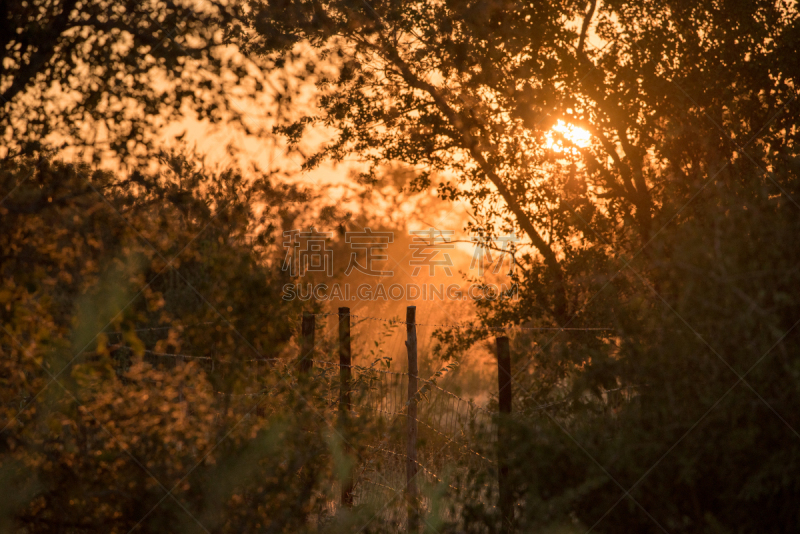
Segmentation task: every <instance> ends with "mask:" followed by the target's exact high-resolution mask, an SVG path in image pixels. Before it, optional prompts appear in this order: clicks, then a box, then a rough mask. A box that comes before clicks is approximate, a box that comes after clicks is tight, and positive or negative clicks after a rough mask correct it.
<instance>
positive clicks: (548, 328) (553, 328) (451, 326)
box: [309, 313, 616, 332]
mask: <svg viewBox="0 0 800 534" xmlns="http://www.w3.org/2000/svg"><path fill="white" fill-rule="evenodd" d="M309 315H313V316H314V317H353V318H355V319H362V320H365V321H380V322H385V323H388V324H390V325H408V324H413V325H414V326H432V327H436V328H449V329H453V330H455V329H464V330H475V331H488V332H496V331H508V330H519V331H522V332H546V331H559V332H562V331H579V332H582V331H598V332H600V331H613V330H616V329H615V328H610V327H600V326H598V327H558V326H543V327H527V326H518V325H505V326H475V325H472V324H452V323H408V322H407V321H403V320H400V319H386V318H385V317H375V316H370V315H356V314H353V313H350V314H347V315H344V314H340V313H312V314H309Z"/></svg>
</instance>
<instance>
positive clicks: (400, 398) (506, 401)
mask: <svg viewBox="0 0 800 534" xmlns="http://www.w3.org/2000/svg"><path fill="white" fill-rule="evenodd" d="M408 312H409V314H408V316H407V320H406V321H402V320H400V319H395V318H392V319H386V318H382V317H374V316H366V315H355V314H350V313H349V308H340V310H339V313H318V314H311V313H308V312H305V313H304V315H303V327H302V329H301V332H302V334H301V339H299V340H298V345H299V347H300V357H299V358H289V357H283V358H248V359H244V360H222V359H217V358H214V357H211V356H198V355H192V354H179V353H166V352H158V351H154V350H151V349H135V348H133V347H130V346H127V345H109V346H108V349H109V350H111V351H112V352H116V351H119V350H130V351H133V352H139V353H142V352H143V353H144V354H145V355H148V356H149V357H155V358H170V359H172V360H174V361H175V362H178V361H184V362H186V361H192V360H197V361H201V362H203V363H204V364H205V365H204V366H203V367H204V368H205V369H206V370H207V371H210V372H214V371H216V369H215V368H214V366H215V364H221V365H220V369H219V371H220V372H222V373H223V375H224V374H226V373H227V372H228V370H229V369H230V368H229V367H226V366H227V365H237V364H241V365H248V364H253V363H254V362H255V378H256V380H258V378H259V362H265V363H269V364H272V365H271V366H270V367H269V368H267V369H266V371H267V372H268V373H269V371H270V370H271V369H273V368H275V371H276V372H278V373H279V374H283V373H287V372H288V373H289V375H286V376H292V374H294V373H295V371H296V372H297V373H298V374H297V378H298V379H299V380H300V381H301V382H302V381H304V380H306V381H307V380H320V381H322V382H323V383H324V384H326V386H325V387H326V389H324V390H323V391H324V392H322V393H321V394H320V395H319V396H318V399H319V400H322V401H324V405H327V406H329V407H332V406H335V405H336V404H337V395H338V405H339V414H340V415H339V417H340V418H343V417H346V414H355V415H359V416H361V415H363V414H364V412H371V413H375V414H383V415H386V416H388V417H387V418H386V419H388V420H389V425H388V427H386V428H388V429H389V430H387V431H386V432H385V433H384V434H383V437H382V438H380V439H379V440H377V441H378V442H377V443H375V442H373V443H372V444H370V443H364V444H362V445H363V446H364V447H365V448H367V449H369V450H371V451H376V452H378V453H381V454H383V455H390V456H391V457H392V458H396V459H401V460H404V461H405V465H406V470H405V471H406V473H405V476H406V484H405V488H406V489H405V492H406V501H407V502H406V504H407V506H408V508H407V511H408V521H409V523H408V526H409V528H411V527H412V526H413V525H415V524H418V523H417V521H418V519H419V517H420V516H419V514H420V511H421V506H422V501H421V499H423V498H422V497H420V496H419V495H418V494H417V492H416V483H415V482H414V479H415V478H416V474H417V473H418V472H420V473H423V474H424V475H426V476H429V477H431V478H432V479H433V480H435V481H437V482H439V483H442V484H445V482H444V481H443V480H442V478H441V477H440V476H439V475H437V474H436V473H435V472H434V471H433V469H431V468H430V467H427V466H425V465H423V464H422V463H421V462H420V461H419V460H418V459H417V446H418V444H417V441H418V437H417V425H419V427H421V428H422V429H423V435H425V433H426V432H428V431H429V432H430V433H431V434H428V436H438V437H441V438H442V439H443V440H444V442H445V443H444V446H443V447H441V448H440V449H439V450H438V451H436V452H433V453H432V454H431V455H430V456H426V455H423V456H422V459H423V460H425V461H426V463H429V462H431V461H432V462H433V464H429V465H439V464H440V463H441V462H443V461H446V460H445V459H444V458H445V456H447V455H452V454H453V452H455V451H452V452H448V453H445V456H442V453H443V452H444V451H445V450H446V449H447V448H448V447H451V446H453V445H455V447H456V449H455V450H457V451H461V452H462V453H467V454H468V455H470V456H469V457H471V456H472V455H474V456H477V457H478V458H479V459H480V460H481V462H485V463H486V464H488V465H489V466H491V467H492V470H493V471H494V470H496V471H497V473H498V483H499V490H500V492H499V494H500V496H501V497H500V501H499V502H498V507H499V508H501V510H502V514H503V517H504V519H503V522H504V524H505V523H506V522H507V521H510V522H513V503H512V502H511V501H512V500H513V497H512V496H513V495H514V491H513V489H512V488H511V486H510V484H511V482H510V480H511V479H509V478H508V476H507V467H506V461H505V460H504V458H503V456H502V444H503V442H504V441H503V436H502V434H503V432H505V431H507V429H506V430H504V428H505V423H504V422H503V421H505V419H506V418H507V416H508V414H510V413H511V404H512V403H511V391H510V384H511V381H510V377H511V369H510V359H509V356H508V338H506V337H498V338H497V352H498V363H499V368H498V376H499V377H500V376H501V374H502V376H506V375H507V378H506V381H505V382H503V380H502V379H501V380H500V383H499V389H498V396H497V400H498V402H499V404H500V412H502V414H497V413H495V412H492V411H490V410H489V409H488V408H487V407H485V406H482V405H479V404H477V403H475V402H474V401H473V400H472V399H465V398H463V397H461V396H459V395H458V394H456V393H454V392H452V391H449V390H448V389H446V388H445V387H442V386H441V385H439V384H438V383H437V380H438V379H440V378H442V377H443V376H445V375H446V374H447V373H448V372H449V371H451V370H452V366H447V367H445V368H442V369H440V370H439V371H437V372H436V373H434V374H433V375H432V376H430V377H428V378H422V377H419V376H418V372H417V371H416V327H417V326H426V327H435V328H446V329H460V330H469V331H476V332H507V331H509V330H516V331H523V332H526V331H529V332H540V331H613V330H614V329H613V328H607V327H588V328H580V327H573V328H558V327H539V328H535V327H522V326H518V325H505V326H496V327H491V326H475V325H472V324H448V323H417V322H416V321H415V307H413V306H411V307H409V309H408ZM332 316H336V317H338V318H339V321H340V325H339V326H340V328H339V344H340V352H339V355H340V361H339V362H338V363H337V362H335V361H329V360H320V359H315V358H314V357H313V355H314V351H315V350H316V347H315V344H314V332H315V326H316V324H315V321H314V318H315V317H332ZM351 318H353V319H360V320H361V321H380V322H384V323H388V324H389V325H392V326H394V325H398V326H399V325H405V326H407V327H408V328H407V329H408V332H407V336H408V341H407V342H406V346H407V347H408V357H409V372H400V371H391V370H388V369H381V368H376V365H377V364H378V362H379V360H376V361H375V362H374V363H372V365H369V366H359V365H354V364H352V363H350V348H349V332H350V326H349V325H350V319H351ZM219 323H220V322H219V321H210V322H203V323H195V324H190V325H171V326H157V327H151V328H138V329H134V330H132V331H133V332H148V331H163V330H169V329H172V328H189V327H193V326H206V325H210V324H219ZM343 325H345V326H346V328H344V327H343ZM129 332H130V331H129ZM123 333H124V332H106V334H109V335H121V334H123ZM345 339H346V340H347V349H346V351H345V350H344V349H343V348H342V347H344V343H345ZM501 342H502V343H501ZM501 347H502V348H501ZM87 353H88V352H87ZM345 353H346V354H347V358H346V359H345ZM150 363H153V362H150ZM156 363H157V364H159V365H162V364H161V363H159V362H156ZM208 363H210V369H209V368H208V367H207V364H208ZM280 364H288V365H286V366H285V367H284V365H280ZM345 369H346V370H347V372H345V371H344V370H345ZM336 371H338V375H337V373H336ZM353 371H354V372H355V374H352V372H353ZM303 377H305V378H303ZM351 377H352V379H354V382H353V383H352V384H353V386H351V382H350V379H351ZM337 378H338V381H337ZM504 384H505V385H504ZM637 387H640V386H626V387H620V388H616V389H612V390H607V391H605V392H604V393H606V392H612V391H617V390H623V389H632V388H637ZM337 388H338V389H337ZM506 388H508V390H507V391H505V389H506ZM248 389H257V388H252V386H251V385H246V386H245V391H247V390H248ZM351 389H352V390H353V391H356V390H359V391H361V395H360V397H359V398H360V399H361V400H360V401H359V402H358V405H359V407H360V409H358V410H356V409H353V407H352V405H351V403H350V400H349V399H350V390H351ZM240 391H241V390H240ZM266 391H270V390H268V389H260V390H259V391H255V392H251V393H226V392H222V391H214V395H215V396H222V397H225V398H236V399H246V398H252V397H258V396H261V395H263V394H264V392H266ZM318 391H319V390H318ZM337 391H338V393H337ZM181 398H182V397H181ZM345 399H347V400H345ZM571 400H573V399H571V398H567V399H562V400H557V401H554V402H550V403H546V404H542V405H540V406H536V407H533V408H531V409H526V410H525V412H527V413H529V414H530V413H531V412H534V411H538V410H543V409H546V408H548V407H551V406H555V405H559V404H563V403H566V402H570V401H571ZM181 402H182V401H181ZM225 406H226V410H223V411H225V412H226V413H228V414H231V413H235V412H236V411H237V410H238V409H239V408H240V407H241V406H240V403H239V402H235V403H231V404H230V407H229V408H228V406H229V405H228V403H227V402H226V404H225ZM190 409H191V408H190ZM227 410H233V411H227ZM325 410H327V408H326V409H325ZM251 411H252V410H251ZM266 411H267V408H266V407H265V408H264V410H263V412H262V411H260V410H256V412H255V416H256V417H262V416H264V415H266ZM249 413H250V412H249V411H248V414H249ZM270 413H272V412H270ZM325 413H327V411H326V412H325ZM221 414H222V411H220V412H218V414H217V415H218V416H219V415H221ZM498 415H499V416H498ZM399 417H405V418H406V427H407V435H406V437H405V438H401V440H400V441H402V439H405V447H406V452H405V453H402V452H398V451H394V450H391V449H390V447H397V446H399V445H400V443H397V438H398V437H401V436H402V435H403V434H402V433H401V434H394V433H393V431H392V430H391V429H392V428H396V427H395V424H394V423H395V421H396V420H397V419H398V418H399ZM476 427H477V428H480V429H483V430H484V431H486V432H487V433H488V435H490V436H492V437H496V439H497V447H498V448H497V450H498V460H497V461H496V462H495V461H494V460H492V459H490V458H488V457H486V456H485V455H483V454H482V453H480V452H478V451H476V450H474V449H473V448H472V447H471V446H470V445H469V444H465V443H464V442H463V440H462V439H460V438H459V436H462V437H463V436H467V437H469V438H471V437H472V436H473V435H474V434H473V431H474V429H475V428H476ZM343 428H344V427H343ZM309 431H310V430H309ZM345 441H346V440H345ZM430 441H431V442H433V443H437V445H441V441H440V440H438V438H437V439H433V440H430ZM487 443H493V439H491V438H490V440H489V441H488V442H487ZM478 448H479V449H481V447H478ZM447 457H448V458H449V457H450V456H447ZM374 458H375V457H374V456H373V460H371V461H369V462H367V463H365V464H363V465H364V469H367V466H368V465H375V464H373V462H374V461H375V460H374ZM378 461H379V462H383V460H378ZM400 463H402V462H400ZM390 464H391V465H393V466H394V467H395V468H399V467H401V466H399V465H394V463H390ZM379 465H384V464H383V463H381V464H379ZM417 468H419V471H418V470H417ZM397 471H398V472H394V471H391V472H387V474H390V476H394V477H400V476H401V475H400V469H398V470H397ZM362 472H363V471H362ZM353 477H354V474H352V475H351V478H350V480H351V482H349V483H348V484H349V489H348V490H346V491H345V490H344V489H343V490H342V500H341V506H352V505H353V504H354V502H353V495H354V493H353V491H354V489H355V486H354V485H353V484H354V482H353V481H355V480H356V479H355V478H353ZM358 481H359V482H363V483H369V484H374V485H376V486H380V487H383V488H386V489H389V490H391V491H392V492H394V493H395V494H399V493H400V492H402V491H403V490H398V489H395V488H392V487H390V486H388V485H383V484H380V483H377V482H375V481H373V480H370V479H369V478H366V477H360V476H359V479H358ZM446 484H447V486H448V487H449V488H450V489H453V490H456V491H457V490H458V488H456V487H455V486H453V485H452V484H449V483H446ZM346 485H347V484H343V488H344V487H345V486H346ZM361 493H362V494H363V492H361ZM346 495H349V496H348V497H346ZM487 504H491V503H487ZM493 507H494V506H493ZM501 529H502V531H507V530H506V527H505V526H504V527H501Z"/></svg>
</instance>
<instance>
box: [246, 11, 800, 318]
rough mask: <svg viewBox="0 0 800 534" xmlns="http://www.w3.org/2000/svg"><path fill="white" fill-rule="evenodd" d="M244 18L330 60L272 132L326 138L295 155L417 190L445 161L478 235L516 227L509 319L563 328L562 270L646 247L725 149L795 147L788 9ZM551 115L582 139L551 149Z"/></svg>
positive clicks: (253, 40)
mask: <svg viewBox="0 0 800 534" xmlns="http://www.w3.org/2000/svg"><path fill="white" fill-rule="evenodd" d="M734 18H735V19H737V20H741V21H743V22H742V23H740V24H738V25H736V26H734V27H731V26H730V25H729V24H728V23H727V21H729V20H731V19H734ZM247 20H248V22H249V32H245V33H243V34H242V38H241V46H242V47H246V48H248V49H250V50H254V51H258V52H260V53H264V54H272V55H273V56H277V57H281V56H282V55H284V54H286V53H287V51H290V50H291V49H292V47H293V46H294V45H296V43H300V42H303V43H308V44H310V45H311V46H312V47H314V49H316V50H318V53H319V57H320V58H324V59H325V60H327V61H330V62H332V63H334V64H335V65H336V66H337V67H338V73H337V75H334V76H331V75H328V74H326V73H325V72H321V73H317V74H316V80H317V84H318V86H319V89H320V99H319V106H320V114H319V115H317V116H314V117H308V118H307V119H302V120H300V121H298V122H296V123H294V124H292V125H291V126H288V127H287V128H285V133H287V134H288V136H289V138H290V139H291V140H297V139H299V137H300V136H301V134H302V131H303V129H304V128H305V127H307V125H308V124H311V123H320V124H324V125H325V126H328V127H332V128H334V130H335V131H336V132H338V135H337V137H336V139H335V140H334V141H332V142H331V143H329V144H327V145H326V146H325V147H324V148H323V150H322V151H321V152H320V153H319V154H316V155H314V156H313V157H311V158H310V159H309V161H308V165H310V166H313V165H316V164H318V163H319V162H320V161H322V160H323V159H324V158H332V159H334V160H338V159H341V158H343V157H344V156H345V155H347V154H350V153H358V154H360V155H361V156H363V157H365V158H367V159H369V160H370V161H372V162H373V171H371V172H374V169H375V168H377V167H378V166H380V165H381V164H382V163H383V162H385V161H386V160H400V161H403V162H405V163H408V164H412V165H415V166H418V167H419V168H420V169H421V176H420V178H419V183H420V185H424V184H425V183H426V181H427V180H428V179H429V175H430V172H431V171H435V170H447V171H449V172H451V173H452V174H451V175H452V176H453V177H454V180H455V181H454V182H443V183H441V184H440V186H439V192H440V194H441V195H442V196H443V197H444V198H448V199H455V198H461V199H466V200H468V201H469V202H470V203H471V204H472V207H473V209H474V210H475V212H476V215H477V216H478V218H479V220H482V221H483V223H482V224H481V227H482V230H483V231H485V232H488V233H489V234H493V233H496V232H499V231H500V230H503V231H507V230H512V229H513V230H517V231H521V232H522V233H523V234H524V235H525V236H526V237H527V239H528V244H529V245H530V246H531V247H533V249H535V251H536V256H535V257H533V258H531V261H530V262H529V263H528V264H527V265H526V267H527V271H526V273H525V276H526V278H527V280H526V281H525V283H524V287H525V288H526V289H529V290H530V298H529V299H528V300H527V301H526V308H523V309H519V310H518V311H517V316H518V320H526V319H541V318H544V320H546V321H555V323H556V324H562V325H563V324H565V323H566V322H567V321H568V320H570V319H571V318H573V317H574V316H575V314H576V313H577V312H578V311H579V310H580V309H581V307H582V305H583V304H584V303H585V299H586V296H585V295H584V294H583V292H578V291H576V290H575V286H574V284H570V283H569V281H568V278H570V277H575V276H584V275H585V273H586V270H585V269H580V271H579V272H574V270H573V266H575V265H578V264H580V262H581V261H582V259H585V258H586V257H587V256H588V257H591V258H592V259H591V260H589V261H588V263H591V264H592V265H593V267H592V269H595V270H596V268H597V266H596V265H595V262H596V261H597V260H598V259H599V258H604V257H605V258H607V257H611V256H613V255H614V254H621V253H622V251H623V250H625V251H628V252H630V253H632V252H634V251H635V250H636V249H637V248H638V247H639V246H641V245H644V244H646V243H647V242H648V241H649V239H650V238H651V236H652V235H653V233H654V228H658V227H659V226H660V225H663V224H664V223H665V222H666V221H668V220H669V219H670V217H672V216H673V214H674V212H675V209H676V208H677V207H680V206H681V205H682V204H684V203H685V202H686V201H688V200H689V199H690V198H691V196H692V195H693V194H694V193H695V192H696V190H697V188H698V187H699V186H701V185H702V184H703V183H704V182H706V181H707V180H708V179H710V178H712V177H713V178H724V177H727V176H728V175H725V174H724V166H725V165H726V163H725V162H726V160H727V158H732V159H734V160H735V159H737V158H739V159H741V158H743V159H746V160H748V161H749V160H750V159H752V160H753V164H755V165H758V166H760V167H762V168H766V167H767V166H769V165H772V164H781V162H782V161H783V160H785V158H786V156H787V151H788V150H789V148H788V147H791V146H792V145H793V143H794V142H795V141H796V140H795V138H794V136H795V135H796V132H795V131H794V130H792V129H791V127H790V125H791V124H792V123H793V121H794V120H795V119H796V116H797V113H798V103H797V102H796V101H794V100H793V98H792V95H793V91H794V89H793V88H794V86H795V77H796V74H795V73H796V72H797V71H796V70H795V69H793V68H792V66H793V63H792V62H793V61H794V60H793V59H786V58H789V57H794V56H793V55H792V53H791V51H792V50H794V48H795V47H796V46H797V44H796V42H797V39H796V32H797V24H798V22H797V13H796V12H795V11H794V10H793V9H792V8H791V5H790V4H789V3H782V2H779V3H774V2H748V3H746V4H742V3H739V2H724V3H721V4H720V3H716V2H698V3H694V4H693V5H692V6H691V8H686V7H683V6H682V4H675V5H672V4H667V5H666V6H664V5H662V4H660V3H659V4H656V3H652V2H646V1H642V2H606V3H602V4H601V5H597V3H596V2H589V3H588V5H587V3H586V2H560V3H555V4H554V3H550V2H533V3H518V2H496V3H485V2H463V1H454V2H443V3H436V4H430V3H427V2H410V3H409V2H402V3H400V2H379V3H374V4H373V3H370V2H368V1H362V2H330V3H326V4H319V3H317V2H303V1H298V2H279V3H272V2H253V3H252V5H251V11H250V13H249V18H248V19H247ZM590 35H594V37H593V38H595V39H596V38H600V39H602V40H603V41H604V42H605V43H606V44H605V47H603V48H600V47H599V45H598V47H593V46H590V44H589V42H590V41H591V40H592V37H589V36H590ZM314 68H316V67H314ZM559 120H560V121H564V122H565V123H569V124H572V125H575V126H579V127H581V128H585V129H586V130H588V131H589V132H590V133H591V134H592V142H591V144H590V145H589V146H586V147H579V146H574V145H573V144H572V143H570V141H569V140H567V139H563V140H562V143H565V144H566V146H565V148H564V151H562V152H561V153H554V152H553V150H551V149H548V148H547V145H548V142H547V138H548V136H551V135H553V132H552V130H551V127H552V126H553V125H554V124H556V123H557V121H559ZM729 135H730V136H732V138H729V137H728V136H729ZM755 135H758V138H759V139H760V141H759V144H758V145H756V146H748V147H747V150H742V148H744V147H742V146H741V145H743V144H744V143H746V142H748V141H750V139H751V137H752V136H755ZM731 139H732V140H731ZM742 139H743V140H744V141H738V140H742ZM748 150H749V151H748ZM751 152H752V153H753V155H751ZM720 172H722V173H723V174H722V175H721V176H719V177H717V176H715V175H716V174H717V173H720ZM779 187H780V186H779ZM472 229H474V230H478V228H477V225H473V227H472ZM612 251H616V252H612Z"/></svg>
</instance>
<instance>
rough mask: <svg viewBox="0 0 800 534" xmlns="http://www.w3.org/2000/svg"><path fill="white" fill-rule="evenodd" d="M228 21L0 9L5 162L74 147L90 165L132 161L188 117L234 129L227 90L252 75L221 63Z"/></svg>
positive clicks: (153, 9) (146, 6)
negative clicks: (87, 153)
mask: <svg viewBox="0 0 800 534" xmlns="http://www.w3.org/2000/svg"><path fill="white" fill-rule="evenodd" d="M235 19H236V12H235V9H234V7H233V6H232V5H230V4H226V3H224V2H216V1H213V2H207V3H186V2H173V1H166V2H157V1H146V2H134V1H127V0H106V1H99V2H95V1H81V0H63V1H57V2H50V1H36V0H34V1H25V0H9V1H5V2H3V3H2V4H1V5H0V97H1V98H0V106H2V107H0V132H2V135H3V140H4V144H5V145H6V148H7V152H6V153H5V154H4V155H6V156H8V155H14V154H32V153H33V152H35V151H38V150H40V149H42V148H63V147H65V146H77V147H80V148H83V149H89V150H91V155H92V156H93V157H94V158H95V159H99V158H100V157H101V156H104V155H105V154H104V150H111V151H112V153H114V154H116V155H117V156H122V158H123V159H132V158H134V157H135V156H137V155H138V156H141V155H143V152H142V151H143V150H145V149H148V148H152V143H153V141H154V133H156V132H158V130H159V129H160V128H161V127H163V126H164V124H166V123H168V122H169V121H170V120H174V119H176V118H180V117H181V116H183V114H184V113H186V112H187V111H190V112H194V113H196V115H197V117H198V118H199V119H200V120H209V121H210V122H212V123H214V122H219V121H222V120H230V121H234V122H235V121H237V120H239V119H241V115H240V114H239V113H238V112H237V111H236V109H234V108H232V107H231V105H230V104H231V102H232V100H233V95H234V93H235V91H233V90H232V88H234V87H235V86H236V85H237V84H240V83H246V82H247V81H248V79H250V78H253V74H252V71H251V72H250V73H248V71H247V65H246V64H245V63H243V62H241V61H239V60H238V59H237V58H236V57H235V55H233V56H232V55H231V54H227V55H226V54H224V46H225V45H226V43H227V42H228V38H229V37H230V33H229V31H230V30H231V28H232V24H233V22H234V21H235ZM250 81H251V82H254V83H256V84H257V85H259V84H260V83H261V81H259V80H255V81H254V80H250Z"/></svg>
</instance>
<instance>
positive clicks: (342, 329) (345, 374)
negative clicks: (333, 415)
mask: <svg viewBox="0 0 800 534" xmlns="http://www.w3.org/2000/svg"><path fill="white" fill-rule="evenodd" d="M351 356H352V354H351V352H350V308H339V428H341V430H342V432H343V433H345V436H346V429H347V418H348V415H349V413H350V410H351V409H352V404H351V402H350V377H351V374H352V357H351ZM344 452H345V455H347V454H348V453H350V452H351V451H350V446H349V444H348V443H347V440H346V437H345V443H344ZM341 503H342V506H346V507H348V508H350V507H352V506H353V472H352V471H350V472H349V473H348V474H347V477H346V478H345V479H344V480H343V481H342V495H341Z"/></svg>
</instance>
